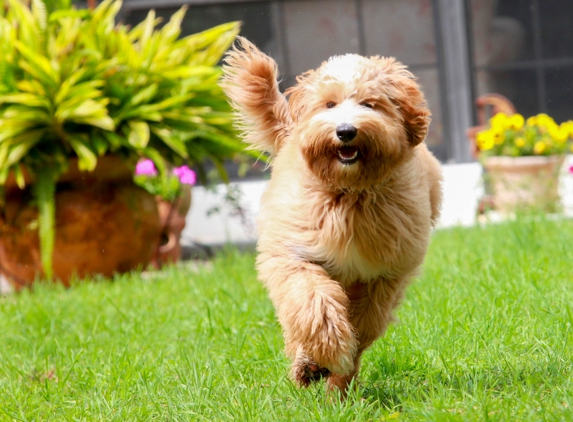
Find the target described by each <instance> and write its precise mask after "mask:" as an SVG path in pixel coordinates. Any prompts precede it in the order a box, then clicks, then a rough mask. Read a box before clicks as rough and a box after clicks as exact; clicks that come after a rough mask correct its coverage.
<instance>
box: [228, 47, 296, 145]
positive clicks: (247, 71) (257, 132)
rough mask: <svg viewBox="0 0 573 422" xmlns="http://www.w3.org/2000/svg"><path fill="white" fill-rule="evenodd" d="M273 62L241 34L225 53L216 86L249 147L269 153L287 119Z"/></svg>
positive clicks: (278, 142) (279, 142) (280, 141)
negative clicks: (225, 97)
mask: <svg viewBox="0 0 573 422" xmlns="http://www.w3.org/2000/svg"><path fill="white" fill-rule="evenodd" d="M277 76H278V69H277V64H276V63H275V61H274V60H273V59H271V58H270V57H269V56H267V55H266V54H264V53H262V52H261V51H260V50H259V49H258V48H257V47H255V46H254V45H253V44H252V43H251V42H249V41H248V40H247V39H245V38H243V37H238V38H237V45H235V46H234V47H233V49H232V50H230V51H229V52H228V53H227V56H226V57H225V64H224V65H223V78H222V79H221V82H220V85H221V87H222V88H223V90H224V91H225V94H227V96H228V97H229V99H230V101H231V105H232V106H233V108H235V110H236V111H237V119H236V121H237V125H238V127H239V129H240V130H242V131H243V137H244V141H245V142H246V143H247V144H249V148H250V149H255V150H259V151H265V152H268V153H270V154H271V155H273V154H276V153H277V152H278V150H279V149H280V148H281V146H282V144H283V142H284V139H285V138H286V136H288V132H289V127H290V125H291V118H290V114H289V110H288V103H287V101H286V98H285V96H284V95H283V94H281V92H280V91H279V85H278V81H277Z"/></svg>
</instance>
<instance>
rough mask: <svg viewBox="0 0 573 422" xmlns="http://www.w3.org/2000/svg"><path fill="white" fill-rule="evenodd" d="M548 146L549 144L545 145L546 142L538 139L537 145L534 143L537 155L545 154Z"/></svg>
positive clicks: (534, 150)
mask: <svg viewBox="0 0 573 422" xmlns="http://www.w3.org/2000/svg"><path fill="white" fill-rule="evenodd" d="M546 148H547V145H545V142H543V141H537V142H536V143H535V145H533V152H534V153H535V154H537V155H539V154H543V151H545V149H546Z"/></svg>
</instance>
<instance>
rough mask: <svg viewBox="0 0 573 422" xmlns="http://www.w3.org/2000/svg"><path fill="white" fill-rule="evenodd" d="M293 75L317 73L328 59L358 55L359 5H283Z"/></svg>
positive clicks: (327, 0)
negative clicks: (310, 71) (351, 54)
mask: <svg viewBox="0 0 573 422" xmlns="http://www.w3.org/2000/svg"><path fill="white" fill-rule="evenodd" d="M282 7H283V11H284V20H285V24H286V28H285V32H286V42H287V45H288V54H289V69H290V72H291V75H287V76H290V77H292V76H294V75H298V74H300V73H302V72H305V71H307V70H309V69H315V68H317V67H318V66H320V64H321V63H322V62H323V61H325V60H327V59H328V58H329V57H331V56H334V55H338V54H346V53H359V51H360V50H359V34H358V19H357V15H356V5H355V3H354V2H353V1H347V0H316V1H304V0H293V1H285V2H283V4H282Z"/></svg>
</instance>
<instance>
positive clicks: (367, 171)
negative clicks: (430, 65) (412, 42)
mask: <svg viewBox="0 0 573 422" xmlns="http://www.w3.org/2000/svg"><path fill="white" fill-rule="evenodd" d="M298 82H299V83H298V85H296V86H295V87H293V88H291V89H289V90H288V91H287V95H289V109H290V113H291V117H292V120H293V128H292V132H291V134H292V135H293V136H292V139H296V140H297V142H299V143H300V148H301V151H302V153H303V156H304V158H305V160H306V162H307V165H308V167H309V169H310V170H311V171H312V172H313V173H314V174H315V176H317V177H318V178H319V179H320V180H321V182H322V183H325V184H327V185H328V186H329V187H331V188H333V189H343V190H362V189H366V188H368V187H369V186H372V185H374V184H376V183H379V182H381V181H382V180H383V179H384V178H385V177H386V176H387V175H388V174H389V172H390V171H391V170H392V168H394V167H395V166H396V165H398V164H399V163H400V162H402V161H403V160H405V159H407V158H408V157H409V156H411V153H412V148H413V147H414V146H416V145H418V144H419V143H420V142H422V141H423V140H424V138H425V136H426V133H427V130H428V125H429V122H430V118H429V116H430V112H429V110H428V108H427V106H426V102H425V100H424V96H423V94H422V92H421V91H420V89H419V86H418V84H417V83H416V82H415V79H414V77H413V75H412V74H411V73H410V72H409V71H407V70H406V68H405V66H403V65H402V64H400V63H398V62H396V61H395V60H394V59H392V58H378V57H372V58H365V57H362V56H358V55H345V56H339V57H334V58H332V59H330V60H329V61H328V62H325V63H323V65H322V66H321V67H320V68H319V69H318V70H316V71H310V72H307V73H305V74H304V75H302V76H301V77H299V78H298Z"/></svg>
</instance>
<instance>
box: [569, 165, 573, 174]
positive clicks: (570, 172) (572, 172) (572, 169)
mask: <svg viewBox="0 0 573 422" xmlns="http://www.w3.org/2000/svg"><path fill="white" fill-rule="evenodd" d="M569 174H573V164H572V165H570V166H569Z"/></svg>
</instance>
